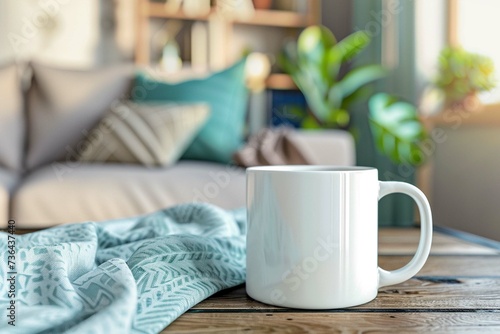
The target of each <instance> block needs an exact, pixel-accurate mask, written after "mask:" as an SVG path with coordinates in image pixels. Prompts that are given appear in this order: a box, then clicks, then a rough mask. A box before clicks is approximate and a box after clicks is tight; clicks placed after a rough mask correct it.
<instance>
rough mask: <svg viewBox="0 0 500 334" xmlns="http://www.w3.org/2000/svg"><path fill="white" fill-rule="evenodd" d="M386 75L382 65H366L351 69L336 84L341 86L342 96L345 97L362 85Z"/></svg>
mask: <svg viewBox="0 0 500 334" xmlns="http://www.w3.org/2000/svg"><path fill="white" fill-rule="evenodd" d="M386 75H387V72H386V71H385V70H384V68H383V67H382V66H380V65H366V66H362V67H358V68H355V69H353V70H351V71H350V72H349V73H348V74H346V76H345V77H344V78H342V80H340V81H339V83H338V84H339V85H340V86H341V89H342V96H343V97H347V96H349V95H351V94H353V93H354V92H355V91H356V90H358V89H359V88H361V87H362V86H364V85H366V84H368V83H370V82H372V81H375V80H378V79H381V78H383V77H385V76H386Z"/></svg>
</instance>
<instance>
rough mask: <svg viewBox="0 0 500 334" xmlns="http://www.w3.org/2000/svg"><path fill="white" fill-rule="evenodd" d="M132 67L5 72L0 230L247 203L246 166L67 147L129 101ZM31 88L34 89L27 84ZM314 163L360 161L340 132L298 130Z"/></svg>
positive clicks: (0, 82) (0, 108) (1, 73)
mask: <svg viewBox="0 0 500 334" xmlns="http://www.w3.org/2000/svg"><path fill="white" fill-rule="evenodd" d="M133 72H134V69H133V68H132V67H131V66H130V65H124V66H115V67H113V68H110V69H106V70H99V71H97V70H96V71H87V72H78V71H64V70H59V69H53V68H47V67H44V66H41V65H33V66H16V65H9V66H3V67H0V94H1V95H0V97H1V98H0V136H1V140H0V228H5V227H6V226H7V221H8V220H9V219H14V220H15V221H16V227H17V228H29V229H37V228H45V227H49V226H53V225H57V224H63V223H70V222H79V221H102V220H109V219H116V218H122V217H127V216H136V215H141V214H145V213H148V212H151V211H154V210H158V209H161V208H164V207H168V206H171V205H174V204H178V203H184V202H191V201H204V202H210V203H213V204H215V205H218V206H221V207H223V208H226V209H231V208H236V207H241V206H243V205H244V204H245V172H244V169H242V168H238V167H235V166H234V165H231V164H227V165H225V164H219V163H213V162H207V161H189V160H181V161H178V162H177V163H176V164H174V165H172V166H169V167H162V168H160V167H157V168H152V167H146V166H142V165H133V164H118V163H116V164H111V163H107V164H102V163H101V164H98V163H83V162H80V161H73V160H72V159H71V149H70V148H71V147H72V145H75V144H77V143H78V142H79V140H81V138H82V136H84V135H85V133H87V132H88V130H90V129H91V128H92V126H94V125H95V124H96V123H97V122H98V121H99V120H100V118H101V117H102V116H103V114H104V113H105V112H106V110H107V109H108V108H109V105H110V104H111V103H112V102H113V101H114V100H116V99H123V98H126V97H127V94H128V93H127V92H128V90H129V89H130V83H131V82H132V79H133ZM28 83H29V84H28ZM294 136H295V137H296V141H297V143H298V144H299V145H302V146H303V148H304V150H307V151H308V152H309V154H310V157H311V160H312V161H313V162H314V163H316V164H335V165H352V164H354V144H353V140H352V138H351V136H350V135H349V134H347V133H345V132H342V131H321V132H296V133H294Z"/></svg>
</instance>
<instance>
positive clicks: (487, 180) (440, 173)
mask: <svg viewBox="0 0 500 334" xmlns="http://www.w3.org/2000/svg"><path fill="white" fill-rule="evenodd" d="M454 123H455V122H454ZM455 124H458V123H455ZM438 127H441V128H442V129H443V130H444V136H445V137H444V138H445V140H444V141H443V142H442V143H440V144H438V145H437V146H436V152H435V157H434V175H433V194H432V206H433V213H434V220H435V223H436V224H437V225H442V226H448V227H452V228H455V229H459V230H463V231H467V232H470V233H474V234H478V235H481V236H484V237H487V238H490V239H496V240H500V125H496V126H495V125H486V126H485V125H479V126H477V125H467V124H462V125H460V126H457V127H456V126H455V125H454V124H452V125H450V126H438Z"/></svg>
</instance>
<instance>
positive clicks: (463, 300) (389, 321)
mask: <svg viewBox="0 0 500 334" xmlns="http://www.w3.org/2000/svg"><path fill="white" fill-rule="evenodd" d="M418 234H419V232H418V230H417V229H382V230H381V231H380V235H379V245H380V246H379V247H380V249H379V265H380V266H381V267H383V268H384V269H396V268H398V267H401V266H403V265H404V264H406V263H407V262H408V261H409V259H410V258H411V255H412V254H413V253H414V251H415V249H416V247H417V242H418ZM312 332H314V333H340V332H342V333H344V332H346V333H365V332H369V333H388V332H393V333H415V332H419V333H430V332H435V333H475V332H481V333H482V332H490V333H500V243H497V242H494V241H488V240H486V239H482V238H479V237H475V236H473V235H469V234H464V233H459V232H455V231H452V230H447V229H436V231H435V232H434V240H433V247H432V250H431V256H430V257H429V259H428V260H427V263H426V265H425V266H424V268H423V269H422V270H421V271H420V272H419V273H418V275H417V276H416V277H414V278H413V279H411V280H409V281H407V282H405V283H402V284H399V285H394V286H390V287H385V288H382V289H380V290H379V293H378V296H377V298H376V299H375V300H373V301H372V302H370V303H367V304H365V305H361V306H358V307H353V308H349V309H334V310H325V311H306V310H296V309H285V308H279V307H273V306H270V305H265V304H262V303H259V302H257V301H254V300H252V299H251V298H250V297H248V296H247V295H246V293H245V287H244V286H239V287H236V288H234V289H229V290H225V291H222V292H220V293H218V294H216V295H214V296H212V297H211V298H208V299H207V300H205V301H203V302H201V303H199V304H198V305H196V306H195V307H194V308H192V309H191V310H189V311H188V312H186V313H185V314H184V315H182V316H181V317H180V318H179V319H177V320H176V321H175V322H174V323H172V324H171V325H170V326H169V327H167V329H165V330H164V331H163V332H162V333H312Z"/></svg>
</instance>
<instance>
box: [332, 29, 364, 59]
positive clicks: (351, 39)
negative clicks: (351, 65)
mask: <svg viewBox="0 0 500 334" xmlns="http://www.w3.org/2000/svg"><path fill="white" fill-rule="evenodd" d="M370 42H371V38H370V36H369V35H368V33H367V32H366V31H364V30H360V31H356V32H355V33H352V34H350V35H349V36H347V37H346V38H344V39H343V40H341V41H340V42H338V43H337V45H335V46H334V48H335V49H338V50H339V52H340V53H341V54H342V59H341V61H342V62H346V61H349V60H351V59H352V58H354V57H356V56H357V55H358V54H359V53H360V52H361V51H363V50H364V49H365V48H366V47H367V46H368V44H370Z"/></svg>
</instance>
